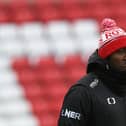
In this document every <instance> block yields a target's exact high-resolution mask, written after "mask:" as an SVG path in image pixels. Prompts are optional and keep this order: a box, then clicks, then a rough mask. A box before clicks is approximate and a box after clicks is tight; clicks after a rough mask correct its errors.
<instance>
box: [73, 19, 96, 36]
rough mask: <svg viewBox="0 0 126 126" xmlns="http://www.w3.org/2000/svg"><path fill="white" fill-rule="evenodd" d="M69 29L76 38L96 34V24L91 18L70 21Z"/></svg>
mask: <svg viewBox="0 0 126 126" xmlns="http://www.w3.org/2000/svg"><path fill="white" fill-rule="evenodd" d="M71 30H72V32H73V34H74V35H75V36H76V37H78V38H85V37H86V38H88V37H91V36H97V34H98V24H97V22H96V21H95V20H93V19H87V20H77V21H75V22H74V23H72V27H71Z"/></svg>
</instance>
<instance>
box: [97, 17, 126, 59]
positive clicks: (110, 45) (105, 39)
mask: <svg viewBox="0 0 126 126" xmlns="http://www.w3.org/2000/svg"><path fill="white" fill-rule="evenodd" d="M124 47H126V32H125V31H124V30H123V29H122V28H120V27H118V26H117V24H116V22H115V21H114V20H113V19H110V18H105V19H103V21H102V23H101V38H100V41H99V49H98V54H99V56H100V57H101V58H103V59H105V58H106V57H108V56H109V55H111V54H112V53H113V52H115V51H117V50H118V49H120V48H124Z"/></svg>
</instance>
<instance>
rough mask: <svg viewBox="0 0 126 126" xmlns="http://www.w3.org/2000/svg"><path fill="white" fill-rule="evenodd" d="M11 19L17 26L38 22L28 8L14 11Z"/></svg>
mask: <svg viewBox="0 0 126 126" xmlns="http://www.w3.org/2000/svg"><path fill="white" fill-rule="evenodd" d="M11 19H12V21H14V22H16V23H17V24H20V23H24V22H32V21H36V17H35V15H34V13H33V12H32V10H30V9H28V8H25V9H20V10H18V11H12V16H11Z"/></svg>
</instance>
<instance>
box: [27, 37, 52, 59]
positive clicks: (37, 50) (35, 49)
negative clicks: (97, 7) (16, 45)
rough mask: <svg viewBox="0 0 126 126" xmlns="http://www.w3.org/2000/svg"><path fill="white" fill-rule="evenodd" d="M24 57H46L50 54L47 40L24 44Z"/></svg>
mask: <svg viewBox="0 0 126 126" xmlns="http://www.w3.org/2000/svg"><path fill="white" fill-rule="evenodd" d="M25 50H26V55H27V56H28V57H29V58H35V59H36V58H38V57H40V56H43V57H44V56H48V55H49V54H51V49H50V44H49V43H48V41H47V40H44V41H42V40H41V39H40V40H38V41H37V40H31V41H30V40H28V41H26V43H25Z"/></svg>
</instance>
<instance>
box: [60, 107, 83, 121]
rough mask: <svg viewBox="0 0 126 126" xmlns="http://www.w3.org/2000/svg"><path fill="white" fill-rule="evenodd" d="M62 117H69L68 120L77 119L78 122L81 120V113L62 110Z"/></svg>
mask: <svg viewBox="0 0 126 126" xmlns="http://www.w3.org/2000/svg"><path fill="white" fill-rule="evenodd" d="M61 116H64V117H67V118H72V119H76V120H80V116H81V114H80V113H77V112H74V111H71V110H68V109H67V108H66V109H65V110H64V109H63V110H62V112H61Z"/></svg>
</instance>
